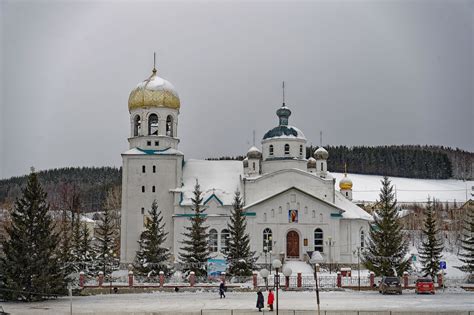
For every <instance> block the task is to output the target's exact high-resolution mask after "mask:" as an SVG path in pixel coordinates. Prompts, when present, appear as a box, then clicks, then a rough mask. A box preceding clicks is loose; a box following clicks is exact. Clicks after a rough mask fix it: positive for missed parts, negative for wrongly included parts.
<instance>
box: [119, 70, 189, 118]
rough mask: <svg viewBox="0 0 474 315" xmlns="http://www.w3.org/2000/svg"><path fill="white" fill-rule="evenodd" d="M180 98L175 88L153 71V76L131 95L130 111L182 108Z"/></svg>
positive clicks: (129, 99)
mask: <svg viewBox="0 0 474 315" xmlns="http://www.w3.org/2000/svg"><path fill="white" fill-rule="evenodd" d="M180 106H181V104H180V101H179V96H178V93H177V92H176V90H175V89H174V86H173V85H172V84H171V83H170V82H169V81H167V80H165V79H163V78H160V77H159V76H158V75H157V74H156V70H155V69H153V73H152V75H151V76H150V77H149V78H148V79H146V80H145V81H143V82H141V83H139V84H138V85H137V87H136V88H135V89H134V90H133V91H132V92H131V93H130V97H129V98H128V110H129V111H131V110H133V109H137V108H150V107H166V108H172V109H178V110H179V108H180Z"/></svg>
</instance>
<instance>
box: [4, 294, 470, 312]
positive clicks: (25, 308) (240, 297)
mask: <svg viewBox="0 0 474 315" xmlns="http://www.w3.org/2000/svg"><path fill="white" fill-rule="evenodd" d="M279 297H280V299H279V301H280V303H279V304H280V308H281V309H296V310H314V309H315V308H316V298H315V293H314V291H313V292H311V291H306V292H280V296H279ZM265 298H266V294H265ZM255 302H256V294H255V293H254V292H235V293H234V292H228V293H227V298H226V299H219V297H218V294H217V292H195V293H191V292H179V293H174V292H173V293H170V292H167V293H164V292H161V293H160V292H155V293H142V294H113V295H96V296H84V297H74V298H73V309H74V313H75V314H80V313H93V312H110V313H113V312H153V311H195V310H201V309H254V307H255ZM0 305H3V307H4V308H5V310H6V311H7V312H11V313H12V314H33V313H34V314H68V312H69V299H68V298H67V297H64V298H59V299H58V300H53V301H45V302H38V303H11V302H9V303H0ZM321 309H323V310H392V311H404V310H410V311H459V310H471V311H474V293H473V292H464V291H462V290H455V291H450V292H444V293H443V292H438V293H437V294H436V295H416V294H414V292H413V291H404V293H403V295H381V294H379V293H378V292H372V291H371V292H357V291H345V292H322V293H321Z"/></svg>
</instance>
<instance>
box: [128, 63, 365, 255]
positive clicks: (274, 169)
mask: <svg viewBox="0 0 474 315" xmlns="http://www.w3.org/2000/svg"><path fill="white" fill-rule="evenodd" d="M180 106H181V104H180V99H179V97H178V93H177V92H176V90H175V88H174V87H173V85H172V84H171V83H170V82H168V81H167V80H165V79H163V78H160V77H159V76H158V75H157V73H156V69H153V73H152V74H151V76H150V77H149V78H148V79H146V80H145V81H143V82H141V83H140V84H138V86H137V87H136V88H135V89H134V90H133V91H132V92H131V93H130V97H129V102H128V109H129V112H130V137H129V138H128V141H129V144H130V149H129V150H127V151H126V152H124V153H123V154H122V159H123V176H122V211H121V262H122V263H123V264H129V263H131V262H133V261H134V259H135V255H136V251H137V250H138V242H137V241H138V239H139V236H140V233H141V232H142V231H143V230H144V224H145V222H146V219H147V211H148V209H150V206H151V204H152V202H153V200H156V201H157V202H158V208H159V210H160V211H161V212H162V213H163V217H164V220H163V221H164V223H165V224H166V231H167V232H168V233H169V234H168V236H167V240H166V244H165V246H166V247H169V248H170V250H171V252H172V254H173V258H174V259H175V260H177V259H178V253H179V251H180V247H182V245H181V241H182V240H183V232H184V231H185V230H184V227H185V226H187V225H188V224H189V217H190V216H192V215H193V211H192V209H191V204H192V202H191V198H192V196H193V189H194V185H195V183H196V181H199V184H200V185H201V190H202V191H203V195H202V197H203V206H204V207H205V208H206V211H205V214H206V216H207V218H208V220H207V223H206V224H207V225H208V226H209V230H208V231H209V234H210V237H209V248H210V250H211V252H212V254H213V255H215V256H218V255H222V254H225V252H226V250H227V245H226V244H227V242H226V239H227V238H228V237H229V231H228V230H227V223H228V222H229V216H230V211H231V209H232V202H233V197H234V193H235V191H237V190H239V191H240V192H241V195H242V197H243V201H244V210H245V215H246V217H247V223H248V225H247V226H248V232H249V233H250V235H251V249H252V250H253V251H255V252H256V254H257V256H258V257H259V258H258V259H259V262H263V260H264V259H265V258H264V257H265V256H266V254H273V255H274V256H273V257H275V255H278V256H284V257H285V258H286V259H294V260H304V259H305V258H306V253H307V252H311V251H315V250H317V251H320V252H322V254H323V256H324V258H325V260H326V262H329V263H356V262H357V257H356V255H355V254H354V251H355V249H356V248H357V247H363V246H364V245H365V237H366V236H367V234H368V229H369V221H370V220H371V216H370V215H369V214H368V213H367V212H366V211H364V210H363V209H361V208H360V207H358V206H357V205H355V204H354V203H353V202H352V201H351V199H352V182H351V180H350V179H349V178H347V176H346V177H345V178H344V179H343V180H341V181H340V183H339V189H340V190H337V189H336V180H335V178H334V177H333V176H332V175H331V173H330V172H328V170H327V159H328V152H327V151H326V150H325V149H324V148H323V147H320V148H318V149H317V150H316V152H315V153H314V156H313V157H310V158H309V159H306V156H305V154H306V143H307V140H306V137H305V135H304V134H303V132H302V131H301V130H299V129H298V128H296V127H294V126H291V125H290V124H289V118H290V116H291V110H290V108H289V107H288V106H287V105H286V104H285V103H284V102H283V105H282V106H280V107H279V108H278V109H277V111H276V114H277V116H278V124H277V126H276V127H274V128H272V129H271V130H269V131H268V132H267V133H265V135H264V137H263V139H262V141H261V147H260V148H257V147H256V146H252V147H251V148H250V149H249V151H248V152H247V157H246V158H245V159H244V160H243V161H204V160H193V159H185V158H184V153H183V152H181V151H179V150H178V143H179V138H178V115H179V110H180ZM205 118H211V117H208V115H206V114H205V113H203V115H202V117H199V119H200V120H202V122H203V123H205V122H206V119H205ZM214 119H218V117H214ZM196 133H199V131H196ZM202 136H206V135H202Z"/></svg>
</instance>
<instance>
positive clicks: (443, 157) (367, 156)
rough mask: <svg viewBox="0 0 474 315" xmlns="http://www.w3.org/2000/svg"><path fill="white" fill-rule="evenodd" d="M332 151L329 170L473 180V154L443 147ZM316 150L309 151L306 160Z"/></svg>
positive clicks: (404, 146) (330, 147)
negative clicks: (345, 167) (346, 168)
mask: <svg viewBox="0 0 474 315" xmlns="http://www.w3.org/2000/svg"><path fill="white" fill-rule="evenodd" d="M325 148H326V149H327V150H328V152H329V159H328V169H329V171H331V172H340V173H342V172H344V164H345V163H347V167H348V172H350V173H356V174H368V175H387V176H397V177H409V178H428V179H447V178H455V179H473V178H474V173H473V171H474V154H473V153H471V152H467V151H463V150H460V149H451V148H448V147H443V146H419V145H402V146H377V147H368V146H356V147H347V146H332V145H329V146H325ZM316 149H317V147H308V148H306V157H307V158H309V157H310V155H312V154H311V152H314V151H315V150H316ZM244 158H245V157H244V156H237V157H230V156H225V157H220V158H209V160H242V159H244Z"/></svg>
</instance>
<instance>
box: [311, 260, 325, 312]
mask: <svg viewBox="0 0 474 315" xmlns="http://www.w3.org/2000/svg"><path fill="white" fill-rule="evenodd" d="M323 261H324V258H323V256H322V255H321V253H320V252H319V251H315V252H313V254H312V255H311V259H310V260H309V262H310V263H311V264H313V265H314V280H315V282H316V303H317V305H318V315H320V314H321V309H320V307H319V287H318V266H319V264H318V263H320V262H323Z"/></svg>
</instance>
